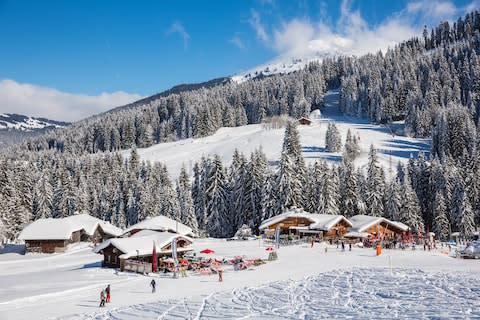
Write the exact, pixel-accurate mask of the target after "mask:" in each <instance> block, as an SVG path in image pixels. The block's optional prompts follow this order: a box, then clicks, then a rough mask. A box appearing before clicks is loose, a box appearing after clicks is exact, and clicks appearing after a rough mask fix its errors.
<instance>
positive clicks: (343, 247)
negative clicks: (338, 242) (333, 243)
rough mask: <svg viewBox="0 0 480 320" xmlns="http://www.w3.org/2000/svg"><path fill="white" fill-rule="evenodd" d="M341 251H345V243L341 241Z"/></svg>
mask: <svg viewBox="0 0 480 320" xmlns="http://www.w3.org/2000/svg"><path fill="white" fill-rule="evenodd" d="M342 251H345V243H344V242H343V241H342Z"/></svg>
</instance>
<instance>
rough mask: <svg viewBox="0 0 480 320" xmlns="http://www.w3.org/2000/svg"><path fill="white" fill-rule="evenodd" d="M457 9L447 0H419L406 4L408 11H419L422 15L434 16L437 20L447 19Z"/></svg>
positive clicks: (455, 12)
mask: <svg viewBox="0 0 480 320" xmlns="http://www.w3.org/2000/svg"><path fill="white" fill-rule="evenodd" d="M458 11H459V9H458V8H457V7H456V6H455V5H454V4H453V3H452V2H451V1H447V0H441V1H432V0H420V1H414V2H410V3H408V4H407V12H408V13H410V14H412V13H413V14H417V13H420V14H422V15H423V16H424V17H429V18H434V19H438V20H442V19H449V18H451V17H452V16H454V15H455V14H457V12H458Z"/></svg>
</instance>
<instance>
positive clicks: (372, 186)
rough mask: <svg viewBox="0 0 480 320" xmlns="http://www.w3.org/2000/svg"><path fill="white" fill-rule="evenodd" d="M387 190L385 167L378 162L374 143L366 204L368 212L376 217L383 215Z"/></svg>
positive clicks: (371, 152)
mask: <svg viewBox="0 0 480 320" xmlns="http://www.w3.org/2000/svg"><path fill="white" fill-rule="evenodd" d="M384 192H385V175H384V173H383V168H382V167H380V165H379V164H378V159H377V152H376V150H375V148H374V147H373V145H371V146H370V152H369V154H368V165H367V178H366V190H365V197H366V199H365V200H366V204H367V213H368V214H369V215H371V216H374V217H381V216H383V214H384V210H383V194H384Z"/></svg>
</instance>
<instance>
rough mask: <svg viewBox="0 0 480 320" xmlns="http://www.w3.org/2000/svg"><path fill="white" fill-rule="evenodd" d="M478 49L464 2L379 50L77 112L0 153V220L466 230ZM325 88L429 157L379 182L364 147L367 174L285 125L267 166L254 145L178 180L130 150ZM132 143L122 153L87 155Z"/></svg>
mask: <svg viewBox="0 0 480 320" xmlns="http://www.w3.org/2000/svg"><path fill="white" fill-rule="evenodd" d="M479 54H480V13H479V12H477V11H475V12H472V13H470V14H468V15H467V16H465V17H464V18H460V19H458V21H457V22H456V23H455V24H454V25H450V24H449V23H448V22H444V23H442V24H440V25H439V26H438V27H436V28H435V29H433V30H432V31H431V32H428V31H426V32H424V37H423V38H421V39H417V38H413V39H410V40H409V41H406V42H404V43H401V44H399V45H397V46H395V48H392V49H391V50H389V51H387V52H386V53H384V54H383V53H377V54H369V55H366V56H363V57H358V58H357V57H337V58H334V59H325V60H324V61H323V62H322V63H312V64H310V65H309V66H308V67H307V68H305V69H304V70H301V71H298V72H294V73H291V74H287V75H273V76H270V77H266V78H262V79H253V80H249V81H246V82H244V83H241V84H236V83H231V82H230V83H222V84H219V85H218V86H214V87H211V88H201V89H198V90H193V91H185V92H181V93H178V94H177V93H173V94H170V95H167V96H161V97H158V98H154V99H149V100H144V101H143V102H139V103H138V104H135V105H132V106H129V107H128V108H120V109H116V110H114V111H111V112H108V113H105V114H102V115H99V116H96V117H92V118H89V119H86V120H84V121H81V122H78V123H76V124H74V125H72V126H70V127H69V128H67V129H65V130H59V131H56V132H53V133H49V134H46V135H44V136H42V137H40V138H35V139H32V140H29V141H28V142H25V143H23V144H21V145H19V146H17V147H15V148H12V149H9V150H8V152H4V153H3V154H2V156H1V158H0V207H1V208H3V210H2V211H1V212H2V216H1V222H0V230H1V231H3V232H4V234H5V237H6V238H8V239H10V240H14V239H15V238H16V236H17V235H18V232H19V230H21V229H22V227H23V225H25V224H26V223H28V222H29V221H31V220H34V219H37V218H41V217H61V216H68V215H71V214H73V213H74V212H75V211H76V210H80V209H88V210H90V211H91V212H92V214H93V215H95V216H98V217H100V218H102V219H106V220H109V221H112V222H113V223H115V224H117V225H119V226H128V225H131V224H133V223H136V222H137V221H138V220H141V219H142V218H144V217H145V216H148V215H157V214H165V215H167V216H171V217H175V218H179V219H181V220H182V221H183V222H185V223H187V224H188V225H190V226H192V227H193V228H194V229H196V228H199V229H200V230H201V231H202V232H208V233H209V234H210V235H212V236H230V235H232V234H233V233H234V231H235V229H236V228H237V227H238V226H240V225H241V224H243V223H247V224H249V225H250V226H252V227H257V226H258V224H259V222H260V221H261V220H263V219H264V218H267V217H270V216H272V215H275V214H278V213H280V212H281V210H283V209H284V208H286V207H288V206H290V205H297V206H302V207H304V208H306V209H307V210H310V211H315V212H319V213H331V214H335V213H342V214H345V215H346V216H350V215H353V214H358V213H367V214H372V215H385V216H388V217H392V218H394V219H399V220H401V221H403V222H405V223H407V224H408V225H411V226H412V227H413V228H414V229H415V230H418V231H425V230H426V229H429V230H435V231H436V232H438V234H439V235H441V236H442V237H446V236H447V235H448V234H449V232H450V231H460V232H462V233H463V234H464V235H465V236H469V235H471V234H472V233H473V231H474V228H475V224H478V223H479V220H480V200H479V199H480V185H479V181H480V179H479V178H480V174H479V170H480V163H479V160H478V155H477V154H478V146H479V137H478V134H477V132H478V119H479V117H480V85H479V84H480V78H479V75H480V61H479V58H478V55H479ZM329 87H330V88H332V87H338V88H340V99H341V100H340V109H341V111H342V112H344V113H345V114H348V115H353V116H358V117H368V118H369V119H370V120H371V121H373V122H378V123H388V122H391V121H395V120H405V125H406V129H407V132H408V134H410V135H413V136H419V137H428V136H431V137H432V140H433V147H432V153H431V159H425V157H422V156H421V157H419V159H417V160H413V159H412V160H411V161H410V163H409V165H408V166H407V167H406V168H403V167H402V166H399V168H398V173H397V178H396V179H392V180H391V181H386V179H385V173H384V171H383V170H384V169H383V168H382V167H380V166H379V165H378V163H377V161H376V157H375V150H374V149H372V150H371V156H370V163H369V165H368V170H367V172H361V171H358V170H357V169H356V168H354V166H353V164H352V163H351V161H349V157H348V156H347V157H344V158H345V159H344V161H343V164H342V165H340V166H334V167H328V166H327V165H326V164H325V163H317V164H315V165H314V166H311V167H307V166H305V164H304V161H303V158H302V157H301V154H300V153H299V152H298V149H299V142H298V133H297V132H296V129H295V126H294V125H292V124H289V125H287V128H286V133H285V141H284V149H283V150H284V152H283V153H282V158H281V160H280V164H279V166H278V169H277V170H275V171H274V172H272V171H270V170H269V169H268V167H267V166H266V161H265V157H264V155H263V154H262V152H261V151H260V150H259V151H257V152H255V153H253V154H252V155H241V154H237V155H236V156H235V158H234V161H233V164H232V165H231V166H230V167H229V168H225V167H224V166H223V164H222V159H221V158H220V157H218V156H213V157H211V158H208V159H207V158H206V159H204V160H203V161H201V162H200V163H198V164H196V165H195V174H194V177H192V178H193V185H191V180H190V178H189V177H188V176H187V175H186V173H185V172H184V173H183V174H182V175H181V177H180V178H179V179H178V181H176V182H174V181H171V178H170V177H169V175H168V173H167V172H166V169H165V168H164V166H163V165H162V164H159V163H155V164H150V163H141V162H139V161H138V157H137V156H136V151H135V146H136V147H148V146H150V145H152V144H155V143H162V142H165V141H172V140H177V139H184V138H189V137H202V136H206V135H210V134H212V133H213V132H215V131H216V130H217V129H218V128H220V127H222V126H241V125H245V124H248V123H260V122H262V121H263V120H264V119H266V118H267V117H270V116H274V115H286V114H288V115H290V116H291V117H293V118H298V117H300V116H304V115H307V114H308V113H309V112H310V111H311V110H313V109H316V108H320V107H321V105H322V97H323V95H324V93H325V91H326V88H329ZM319 139H321V138H320V137H319ZM347 145H348V143H347ZM132 146H133V151H132V155H131V157H130V160H129V161H124V160H123V158H122V157H120V156H119V155H118V154H115V153H108V152H107V153H103V154H94V153H98V152H101V151H102V152H103V151H113V152H114V151H117V150H121V149H128V148H131V147H132ZM347 149H348V148H347ZM347 153H348V152H347ZM2 229H3V230H2Z"/></svg>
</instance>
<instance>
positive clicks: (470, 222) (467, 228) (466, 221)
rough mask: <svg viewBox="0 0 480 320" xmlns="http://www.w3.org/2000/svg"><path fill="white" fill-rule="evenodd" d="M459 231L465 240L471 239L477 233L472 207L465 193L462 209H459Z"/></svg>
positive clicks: (462, 199) (461, 202)
mask: <svg viewBox="0 0 480 320" xmlns="http://www.w3.org/2000/svg"><path fill="white" fill-rule="evenodd" d="M457 219H458V225H457V227H458V231H460V234H461V235H462V236H463V237H464V238H465V239H470V238H471V237H472V236H473V233H474V232H475V221H474V213H473V210H472V205H471V204H470V200H469V199H468V196H467V193H466V192H465V191H464V192H463V193H462V195H461V201H460V207H459V208H458V218H457Z"/></svg>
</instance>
